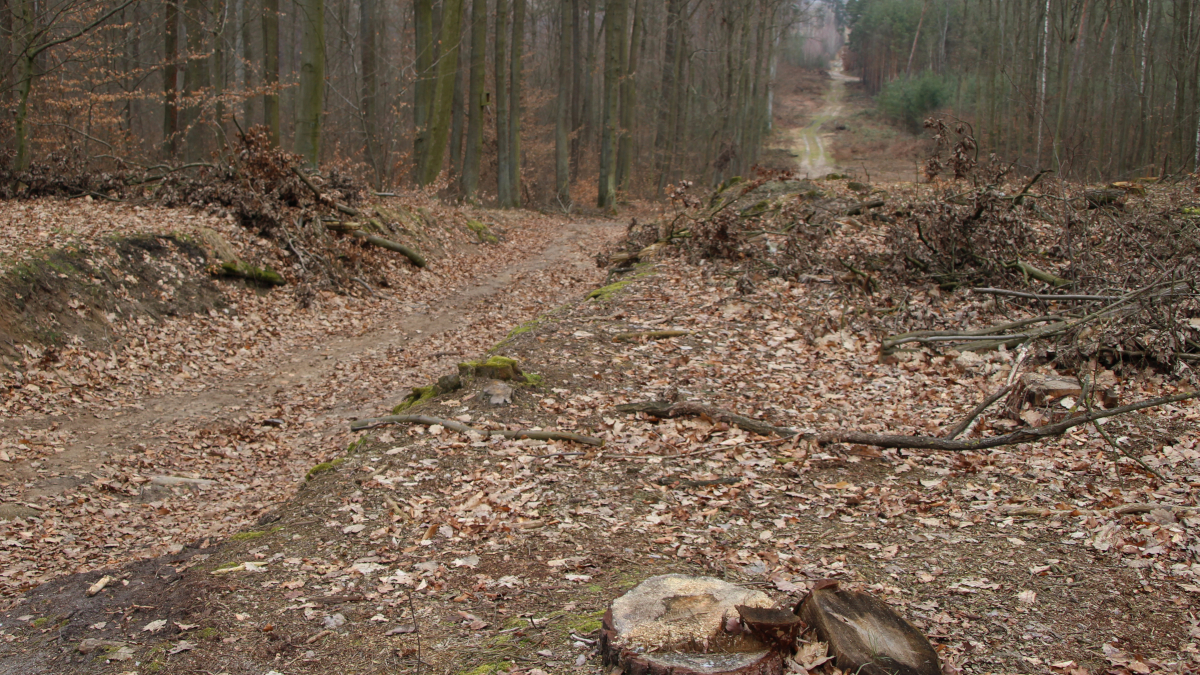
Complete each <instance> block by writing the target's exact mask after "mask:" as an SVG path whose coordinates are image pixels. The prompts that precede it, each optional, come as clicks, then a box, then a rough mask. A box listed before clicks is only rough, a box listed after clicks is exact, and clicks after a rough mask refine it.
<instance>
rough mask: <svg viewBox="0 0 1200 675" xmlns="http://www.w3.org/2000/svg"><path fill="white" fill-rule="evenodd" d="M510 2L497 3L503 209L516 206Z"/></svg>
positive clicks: (499, 196) (498, 172)
mask: <svg viewBox="0 0 1200 675" xmlns="http://www.w3.org/2000/svg"><path fill="white" fill-rule="evenodd" d="M507 33H508V0H496V51H495V54H494V55H493V57H492V67H493V68H495V71H496V74H495V77H496V196H497V201H498V202H499V204H500V206H504V205H505V204H509V203H511V202H512V194H511V191H512V181H510V180H509V177H508V170H509V168H510V167H511V164H510V163H509V161H508V157H509V154H511V149H510V146H509V143H511V142H512V136H510V135H509V134H510V129H509V127H508V118H509V110H508V86H507V85H508V72H507V71H508V65H509V63H508V35H507Z"/></svg>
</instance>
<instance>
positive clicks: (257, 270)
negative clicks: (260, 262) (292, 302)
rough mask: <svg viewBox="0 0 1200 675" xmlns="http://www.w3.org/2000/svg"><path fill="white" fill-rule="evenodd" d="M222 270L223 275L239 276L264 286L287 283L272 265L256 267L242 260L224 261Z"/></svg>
mask: <svg viewBox="0 0 1200 675" xmlns="http://www.w3.org/2000/svg"><path fill="white" fill-rule="evenodd" d="M220 270H221V274H222V275H223V276H227V277H237V278H239V279H245V280H247V281H253V282H256V283H259V284H262V285H264V286H283V285H284V284H286V283H287V282H286V281H284V279H283V277H282V276H281V275H280V274H279V273H278V272H276V271H275V270H273V269H271V268H270V267H255V266H254V265H251V264H249V263H246V262H242V261H241V260H229V261H226V262H223V263H221V268H220Z"/></svg>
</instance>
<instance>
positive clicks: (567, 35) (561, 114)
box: [554, 0, 575, 211]
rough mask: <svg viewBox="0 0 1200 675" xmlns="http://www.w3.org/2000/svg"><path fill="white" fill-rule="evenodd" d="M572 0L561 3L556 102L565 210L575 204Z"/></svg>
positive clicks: (559, 190)
mask: <svg viewBox="0 0 1200 675" xmlns="http://www.w3.org/2000/svg"><path fill="white" fill-rule="evenodd" d="M572 5H573V3H572V1H571V0H562V2H561V3H560V4H559V24H558V28H559V30H558V100H557V101H555V104H554V192H555V195H556V196H557V198H558V205H559V207H560V208H562V209H563V210H568V211H569V210H570V208H571V149H570V140H569V138H570V134H569V131H568V129H567V126H568V124H570V121H569V115H568V113H569V111H570V102H571V77H572V72H571V71H572V70H573V69H572V68H571V63H572V62H573V59H572V58H571V56H572V54H571V51H572V44H571V40H572V38H573V37H574V35H575V30H574V28H575V27H574V23H575V22H574V20H573V19H574V17H573V16H572V15H571V13H572Z"/></svg>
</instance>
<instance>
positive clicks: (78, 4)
mask: <svg viewBox="0 0 1200 675" xmlns="http://www.w3.org/2000/svg"><path fill="white" fill-rule="evenodd" d="M805 11H807V10H806V8H804V7H800V6H797V5H795V4H793V3H789V2H785V1H784V0H755V1H753V2H730V1H724V0H702V1H699V2H696V1H689V0H672V1H670V2H650V1H649V0H612V1H609V2H604V1H603V0H563V1H562V2H558V1H551V0H446V1H441V2H434V0H414V1H413V2H386V1H384V0H305V1H303V2H293V1H291V0H283V1H282V2H281V1H280V0H163V1H159V0H114V1H111V2H110V1H108V0H105V1H103V2H96V1H94V0H89V1H84V0H51V1H50V2H37V1H35V0H14V1H13V2H10V3H7V4H6V5H5V7H4V9H3V28H2V29H0V31H2V32H3V33H5V34H6V40H5V42H6V44H8V45H10V48H9V49H8V50H6V51H5V53H4V55H3V58H4V59H5V63H4V68H3V69H2V70H3V73H4V81H3V87H4V90H5V91H7V92H8V95H7V97H6V99H5V100H6V104H7V105H9V106H10V112H11V114H10V115H8V116H6V117H5V124H4V127H3V128H2V129H0V135H2V136H3V137H4V140H5V148H6V151H7V152H8V155H9V156H8V159H7V160H6V164H7V166H8V167H10V169H11V170H12V171H27V170H29V169H30V167H31V166H32V165H34V164H36V163H39V162H41V163H46V162H50V161H51V158H52V157H56V158H61V157H62V156H64V155H71V154H75V155H79V156H82V157H83V158H86V161H87V162H88V163H89V166H90V167H91V168H92V169H93V170H101V169H106V168H107V169H113V168H118V167H130V166H151V165H154V164H156V163H159V162H166V163H169V164H171V165H172V166H173V167H178V166H183V165H186V164H196V163H206V162H208V161H209V159H211V157H212V156H213V154H212V153H214V152H218V151H220V150H221V149H223V148H224V149H228V148H230V147H234V146H236V145H237V144H238V140H237V138H238V136H237V135H238V134H239V133H244V132H246V131H248V130H249V129H250V128H251V127H254V126H256V125H262V126H264V127H265V128H266V129H267V131H268V134H269V137H270V139H271V141H272V142H273V143H275V144H277V145H279V146H281V147H283V148H285V149H287V150H289V151H294V152H295V153H296V154H298V155H300V156H301V157H303V158H304V161H305V162H307V163H308V164H309V165H312V166H316V165H318V164H320V165H321V166H339V167H342V168H344V169H345V170H348V171H351V172H352V173H354V174H356V175H361V176H363V177H364V178H366V179H367V180H369V182H370V183H371V184H373V185H374V187H375V189H376V190H384V189H385V188H391V187H394V186H396V185H400V184H409V185H413V184H415V185H417V186H429V185H437V186H439V187H440V188H442V189H445V190H448V193H447V194H453V195H455V196H457V197H462V198H466V199H469V200H474V199H477V198H486V199H487V200H488V201H489V203H490V202H492V201H494V202H495V203H497V204H499V205H502V206H519V205H521V204H522V203H530V202H532V203H535V204H540V205H549V204H552V203H557V204H560V205H563V206H564V207H565V206H568V205H570V204H571V203H573V202H576V201H578V202H580V203H588V204H593V203H594V204H596V205H598V206H599V207H609V206H611V205H612V204H613V202H614V200H615V199H616V195H617V194H621V195H625V196H628V197H638V196H654V195H657V194H660V193H661V190H662V188H663V187H664V186H665V185H666V184H667V183H669V182H676V181H678V180H679V179H680V177H683V176H685V175H686V176H691V175H693V174H706V173H707V174H710V178H711V179H712V180H717V181H718V182H719V180H720V179H721V178H723V177H728V176H730V175H737V174H740V173H744V172H746V171H747V170H748V169H749V167H750V166H752V165H753V164H754V162H755V160H756V157H757V153H758V148H759V147H760V146H761V144H762V140H763V138H764V135H765V134H766V133H767V132H768V130H769V128H770V118H771V114H770V106H771V92H770V87H771V85H770V83H771V78H772V75H773V73H774V72H775V66H776V63H777V56H778V51H779V49H780V44H781V41H782V40H784V38H785V35H789V34H791V32H792V31H793V29H794V28H795V25H796V21H797V19H798V18H799V17H800V16H801V15H802V14H803V13H804V12H805ZM560 208H561V207H560Z"/></svg>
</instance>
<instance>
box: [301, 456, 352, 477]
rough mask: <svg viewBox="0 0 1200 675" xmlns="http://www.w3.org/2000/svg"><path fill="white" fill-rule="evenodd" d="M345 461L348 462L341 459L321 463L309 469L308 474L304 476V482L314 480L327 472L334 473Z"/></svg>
mask: <svg viewBox="0 0 1200 675" xmlns="http://www.w3.org/2000/svg"><path fill="white" fill-rule="evenodd" d="M345 461H346V460H344V459H342V458H341V457H339V458H337V459H334V460H331V461H328V462H321V463H320V464H318V465H316V466H314V467H313V468H311V469H309V470H308V473H306V474H304V480H312V479H314V478H316V477H317V476H320V475H321V474H323V473H325V472H327V471H333V470H334V469H336V468H338V465H340V464H341V463H342V462H345Z"/></svg>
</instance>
